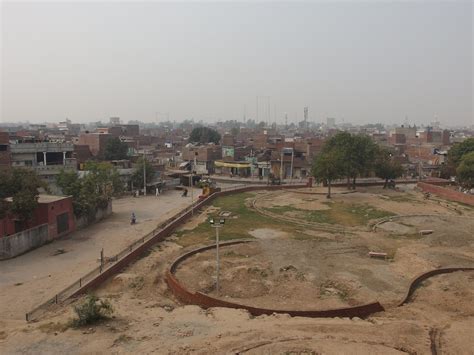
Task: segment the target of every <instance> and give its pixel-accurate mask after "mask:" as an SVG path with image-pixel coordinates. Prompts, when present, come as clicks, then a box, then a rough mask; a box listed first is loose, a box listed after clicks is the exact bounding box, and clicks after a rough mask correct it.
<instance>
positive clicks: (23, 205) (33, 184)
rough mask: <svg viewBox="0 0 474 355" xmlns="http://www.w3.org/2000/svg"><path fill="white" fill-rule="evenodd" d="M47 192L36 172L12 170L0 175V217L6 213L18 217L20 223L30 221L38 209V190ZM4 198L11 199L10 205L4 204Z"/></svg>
mask: <svg viewBox="0 0 474 355" xmlns="http://www.w3.org/2000/svg"><path fill="white" fill-rule="evenodd" d="M39 188H43V189H44V190H46V191H48V187H47V185H46V183H45V182H43V181H42V180H41V179H40V178H39V176H38V175H36V172H35V171H34V170H31V169H27V168H13V169H11V170H8V171H2V172H1V173H0V199H1V200H2V202H1V203H0V217H2V216H3V217H4V216H5V215H6V214H8V213H12V214H14V215H16V216H18V217H19V218H20V220H21V223H25V222H27V221H28V220H30V219H31V217H32V216H33V212H34V211H35V209H36V208H37V207H38V197H39V192H38V189H39ZM6 197H11V198H12V203H11V204H9V203H6V202H5V201H4V199H5V198H6Z"/></svg>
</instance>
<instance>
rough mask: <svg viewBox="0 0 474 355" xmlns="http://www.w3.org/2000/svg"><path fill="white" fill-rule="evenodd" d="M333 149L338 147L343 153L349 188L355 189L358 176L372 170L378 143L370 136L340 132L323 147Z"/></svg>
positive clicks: (343, 169)
mask: <svg viewBox="0 0 474 355" xmlns="http://www.w3.org/2000/svg"><path fill="white" fill-rule="evenodd" d="M333 149H337V150H338V151H339V152H340V153H341V154H342V155H343V160H344V164H343V167H342V171H343V176H345V177H346V179H347V188H348V189H350V188H351V187H352V188H353V189H355V183H356V179H357V176H359V175H362V176H363V175H367V174H368V173H369V171H371V170H372V167H373V163H374V160H375V153H376V151H377V145H376V144H375V143H374V142H373V141H372V139H370V137H368V136H364V135H351V134H350V133H348V132H339V133H337V134H336V135H335V136H333V137H331V138H330V139H329V140H328V141H327V142H326V144H325V145H324V147H323V151H324V150H327V151H330V150H333ZM351 180H352V185H351Z"/></svg>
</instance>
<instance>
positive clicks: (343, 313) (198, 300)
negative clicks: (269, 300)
mask: <svg viewBox="0 0 474 355" xmlns="http://www.w3.org/2000/svg"><path fill="white" fill-rule="evenodd" d="M248 242H250V241H248V240H236V241H230V242H223V243H221V244H220V245H221V246H229V245H235V244H240V243H248ZM214 247H215V245H208V246H205V247H203V248H199V249H195V250H192V251H190V252H188V253H186V254H183V255H181V256H180V257H179V258H178V259H176V260H175V261H174V262H173V264H172V265H171V267H170V269H169V270H168V271H167V273H166V278H165V279H166V283H167V284H168V287H169V288H170V289H171V291H172V292H173V294H174V295H175V296H176V298H177V299H179V300H180V301H181V302H183V303H185V304H195V305H198V306H200V307H202V308H210V307H227V308H238V309H245V310H247V311H248V312H249V313H250V314H252V315H254V316H260V315H262V314H267V315H270V314H273V313H285V314H289V315H290V316H292V317H311V318H324V317H325V318H327V317H350V318H352V317H359V318H365V317H367V316H369V315H370V314H373V313H376V312H381V311H384V308H383V307H382V305H381V304H380V303H379V302H372V303H368V304H364V305H360V306H355V307H347V308H336V309H328V310H308V311H298V310H281V309H268V308H258V307H251V306H246V305H242V304H238V303H233V302H227V301H223V300H220V299H217V298H213V297H210V296H208V295H205V294H203V293H201V292H191V291H188V290H187V289H186V288H185V287H184V286H183V285H181V284H180V283H179V281H178V280H177V279H176V277H175V276H174V272H175V271H176V269H177V267H178V265H179V264H180V263H181V262H182V261H184V260H185V259H187V258H189V257H191V256H192V255H194V254H197V253H200V252H203V251H205V250H209V249H213V248H214Z"/></svg>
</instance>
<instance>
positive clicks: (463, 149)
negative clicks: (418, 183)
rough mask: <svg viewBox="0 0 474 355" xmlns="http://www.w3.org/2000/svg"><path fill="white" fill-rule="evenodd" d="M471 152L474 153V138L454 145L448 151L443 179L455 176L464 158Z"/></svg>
mask: <svg viewBox="0 0 474 355" xmlns="http://www.w3.org/2000/svg"><path fill="white" fill-rule="evenodd" d="M470 152H474V138H468V139H466V140H465V141H463V142H461V143H456V144H454V145H453V146H452V147H451V149H450V150H449V151H448V156H447V160H446V162H445V163H444V164H443V166H442V167H441V172H440V175H441V177H443V178H445V179H449V178H450V177H451V176H455V175H456V174H457V173H456V169H457V168H458V166H459V164H460V163H461V159H462V157H463V156H464V155H465V154H468V153H470Z"/></svg>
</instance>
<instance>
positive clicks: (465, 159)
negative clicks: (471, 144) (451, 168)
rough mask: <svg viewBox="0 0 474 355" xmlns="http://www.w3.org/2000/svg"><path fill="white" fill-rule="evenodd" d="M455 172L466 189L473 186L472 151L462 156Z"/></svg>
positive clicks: (473, 155) (473, 153)
mask: <svg viewBox="0 0 474 355" xmlns="http://www.w3.org/2000/svg"><path fill="white" fill-rule="evenodd" d="M456 174H457V177H458V180H459V183H460V184H461V185H462V186H463V187H465V188H468V189H472V188H473V187H474V151H473V152H470V153H467V154H464V155H463V156H462V159H461V162H460V163H459V166H458V168H457V169H456Z"/></svg>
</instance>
